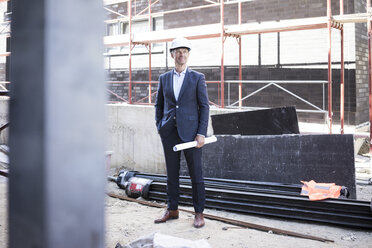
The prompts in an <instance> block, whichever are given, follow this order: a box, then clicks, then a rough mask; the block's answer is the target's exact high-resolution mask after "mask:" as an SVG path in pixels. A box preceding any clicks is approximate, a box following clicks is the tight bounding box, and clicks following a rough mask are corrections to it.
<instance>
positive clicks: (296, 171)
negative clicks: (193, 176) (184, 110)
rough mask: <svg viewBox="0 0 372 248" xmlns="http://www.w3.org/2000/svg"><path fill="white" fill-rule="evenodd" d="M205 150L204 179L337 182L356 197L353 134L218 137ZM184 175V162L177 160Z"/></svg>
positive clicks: (185, 168) (293, 182)
mask: <svg viewBox="0 0 372 248" xmlns="http://www.w3.org/2000/svg"><path fill="white" fill-rule="evenodd" d="M217 139H218V140H217V142H216V143H213V144H208V145H206V146H205V147H204V148H203V158H202V159H203V172H204V176H205V177H216V178H228V179H240V180H252V181H267V182H279V183H290V184H300V183H301V182H300V181H301V180H305V181H309V180H315V181H316V182H323V183H336V184H337V185H343V186H346V187H348V189H349V190H350V194H351V197H352V198H354V199H355V198H356V186H355V167H354V147H353V136H352V135H301V134H289V135H270V136H240V135H217ZM181 166H182V167H181V168H182V169H181V174H182V175H186V174H188V173H187V167H186V162H185V161H184V160H183V161H182V164H181Z"/></svg>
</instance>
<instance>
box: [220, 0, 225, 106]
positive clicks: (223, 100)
mask: <svg viewBox="0 0 372 248" xmlns="http://www.w3.org/2000/svg"><path fill="white" fill-rule="evenodd" d="M224 3H225V2H224V1H221V3H220V4H221V8H220V19H221V107H222V108H224V107H225V81H224V80H225V79H224V78H225V70H224V54H225V24H224V23H225V21H224V7H225V4H224Z"/></svg>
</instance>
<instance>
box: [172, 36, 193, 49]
mask: <svg viewBox="0 0 372 248" xmlns="http://www.w3.org/2000/svg"><path fill="white" fill-rule="evenodd" d="M181 47H184V48H187V49H189V51H190V50H191V44H190V41H189V40H188V39H186V38H185V37H177V38H176V39H174V40H173V41H172V44H171V46H170V48H169V51H171V52H172V51H173V50H174V49H176V48H181Z"/></svg>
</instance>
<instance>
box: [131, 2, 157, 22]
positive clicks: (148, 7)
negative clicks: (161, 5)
mask: <svg viewBox="0 0 372 248" xmlns="http://www.w3.org/2000/svg"><path fill="white" fill-rule="evenodd" d="M158 2H159V0H156V1H155V2H153V3H151V1H149V6H147V7H146V8H145V9H143V10H141V11H140V12H139V13H138V14H136V15H135V16H134V18H135V17H136V16H139V15H141V14H142V13H144V12H145V11H146V10H148V9H151V7H152V6H153V5H154V4H156V3H158Z"/></svg>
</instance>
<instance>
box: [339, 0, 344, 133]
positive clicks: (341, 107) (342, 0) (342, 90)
mask: <svg viewBox="0 0 372 248" xmlns="http://www.w3.org/2000/svg"><path fill="white" fill-rule="evenodd" d="M343 14H344V0H340V15H343ZM340 36H341V61H340V62H341V71H340V124H341V134H344V131H345V130H344V121H345V82H344V80H345V74H344V72H345V62H344V25H343V24H342V25H341V29H340Z"/></svg>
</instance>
